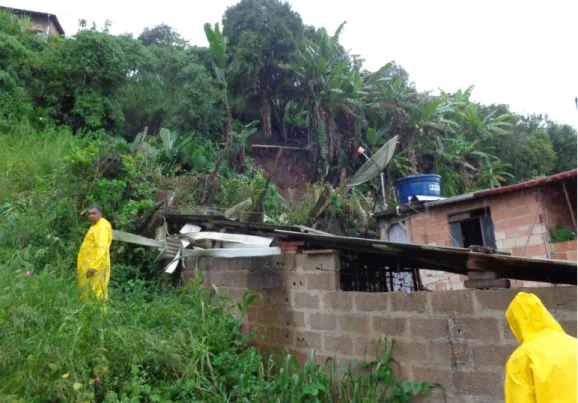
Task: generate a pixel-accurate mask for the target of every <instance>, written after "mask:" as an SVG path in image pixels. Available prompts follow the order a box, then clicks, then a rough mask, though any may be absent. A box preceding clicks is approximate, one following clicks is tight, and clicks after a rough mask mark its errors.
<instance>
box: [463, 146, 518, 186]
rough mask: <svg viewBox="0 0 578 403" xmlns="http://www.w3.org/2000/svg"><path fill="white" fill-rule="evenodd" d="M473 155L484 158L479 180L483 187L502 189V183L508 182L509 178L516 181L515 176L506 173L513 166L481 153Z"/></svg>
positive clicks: (476, 152) (475, 152)
mask: <svg viewBox="0 0 578 403" xmlns="http://www.w3.org/2000/svg"><path fill="white" fill-rule="evenodd" d="M472 154H474V155H477V156H479V157H481V158H482V161H483V164H482V167H483V168H482V172H481V175H480V177H479V179H478V181H479V183H480V184H481V185H483V186H487V185H490V189H495V188H499V187H502V183H505V182H507V181H508V178H510V179H514V175H512V174H511V173H509V172H507V171H505V169H507V168H510V167H511V166H512V165H511V164H506V163H503V162H502V161H501V160H500V159H499V158H498V157H496V156H494V155H490V154H487V153H484V152H481V151H474V152H473V153H472Z"/></svg>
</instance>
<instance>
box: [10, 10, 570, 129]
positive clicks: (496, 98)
mask: <svg viewBox="0 0 578 403" xmlns="http://www.w3.org/2000/svg"><path fill="white" fill-rule="evenodd" d="M235 3H237V1H236V0H189V1H177V0H163V1H159V0H155V1H134V0H131V1H127V0H116V1H113V0H99V1H90V2H88V1H72V0H51V1H47V0H0V5H3V6H8V7H17V8H24V9H30V10H36V11H44V12H50V13H53V14H56V15H57V16H58V18H59V20H60V22H61V24H62V25H63V27H64V30H65V31H66V33H67V35H72V34H74V33H75V32H76V30H77V27H78V20H79V19H81V18H84V19H86V20H88V21H89V22H90V21H95V22H96V23H97V24H98V25H99V26H102V24H103V23H104V21H105V20H106V19H109V20H111V21H112V28H111V32H112V33H124V32H133V33H134V34H136V35H138V34H139V33H140V32H141V31H142V30H143V28H145V27H153V26H155V25H158V24H160V23H166V24H168V25H170V26H172V27H173V28H175V29H176V30H177V31H178V32H179V33H180V34H181V35H183V36H184V37H185V38H186V39H189V40H190V41H191V43H192V44H195V45H202V46H205V45H206V39H205V36H204V33H203V24H204V23H205V22H210V23H215V22H220V21H221V17H222V15H223V13H224V11H225V9H226V8H227V7H229V6H231V5H233V4H235ZM289 3H291V4H292V6H293V10H295V11H297V12H298V13H299V14H300V15H301V17H302V18H303V21H304V22H305V23H306V24H309V25H314V26H316V27H322V26H324V27H325V28H327V30H328V31H329V32H330V33H333V32H334V30H335V29H336V28H337V26H338V25H339V24H340V23H341V22H343V21H345V20H346V21H347V25H346V28H345V31H344V33H343V35H342V39H341V41H342V43H343V45H344V46H345V47H346V48H347V49H350V50H351V52H352V53H353V54H359V55H361V56H362V57H363V58H365V60H366V64H365V67H366V68H368V69H370V70H375V69H377V68H379V67H381V66H382V65H384V64H386V63H387V62H389V61H391V60H395V61H396V62H398V63H399V64H401V65H402V66H403V67H404V68H405V69H406V70H407V71H408V73H409V74H410V76H411V80H412V81H414V82H415V83H416V85H417V88H418V89H419V90H433V91H435V92H437V91H438V88H441V89H443V90H445V91H446V92H454V91H455V90H457V89H459V88H461V89H465V88H467V87H468V86H469V85H472V84H474V85H475V89H474V93H473V98H474V100H476V101H480V102H483V103H505V104H508V105H510V107H511V109H512V110H513V111H515V112H519V113H533V112H535V113H548V114H549V115H550V118H552V119H553V120H556V121H559V122H563V123H569V124H572V125H573V126H575V127H577V128H578V111H577V110H576V105H575V103H574V98H575V97H577V96H578V51H577V49H578V46H577V44H576V41H577V39H578V31H577V30H576V17H577V16H578V1H576V0H542V1H534V0H526V1H523V0H501V1H498V0H486V1H480V0H478V1H471V0H470V1H465V0H413V1H412V0H402V1H399V0H396V1H391V0H348V1H344V0H289Z"/></svg>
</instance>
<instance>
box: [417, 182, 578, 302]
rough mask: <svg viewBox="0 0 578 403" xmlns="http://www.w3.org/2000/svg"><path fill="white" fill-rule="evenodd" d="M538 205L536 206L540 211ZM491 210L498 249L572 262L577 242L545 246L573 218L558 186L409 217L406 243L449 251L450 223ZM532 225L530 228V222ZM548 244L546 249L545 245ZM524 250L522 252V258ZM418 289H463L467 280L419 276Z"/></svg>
mask: <svg viewBox="0 0 578 403" xmlns="http://www.w3.org/2000/svg"><path fill="white" fill-rule="evenodd" d="M538 200H540V205H538ZM483 207H489V208H490V212H491V215H492V221H493V223H494V235H495V239H496V246H497V248H498V249H499V250H503V251H505V252H510V253H511V254H512V255H513V256H522V254H524V256H525V257H534V258H543V259H546V258H548V255H549V256H550V257H551V258H553V259H562V260H576V241H572V242H569V243H559V244H558V243H557V244H551V243H549V242H550V241H549V230H550V229H555V228H556V227H557V226H558V225H564V226H566V227H568V228H572V227H573V225H572V218H571V215H570V212H569V208H568V205H567V203H566V199H565V196H564V194H563V190H562V187H561V186H560V185H550V186H544V187H539V188H532V189H526V190H520V191H518V192H513V193H507V194H504V195H500V196H494V197H489V198H487V199H481V200H472V201H465V202H461V203H456V204H449V205H447V206H439V207H435V208H432V209H431V210H429V211H424V212H419V213H415V214H412V215H411V217H410V219H409V220H408V222H409V236H410V241H411V242H412V243H416V244H427V245H438V246H452V241H451V236H450V226H449V223H448V217H449V216H450V215H452V214H458V213H461V212H464V211H469V210H474V209H478V208H483ZM535 217H536V222H535V224H534V226H533V227H532V223H533V222H534V218H535ZM544 239H546V244H545V242H544ZM524 249H525V252H524ZM420 272H421V277H422V283H423V284H424V286H425V287H426V288H427V289H430V290H438V291H441V290H460V289H464V284H463V283H464V281H465V280H466V279H467V277H466V276H461V275H458V274H453V273H444V272H439V271H432V270H421V271H420ZM537 286H550V284H548V283H537V282H535V281H521V280H512V287H537Z"/></svg>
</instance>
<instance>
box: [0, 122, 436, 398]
mask: <svg viewBox="0 0 578 403" xmlns="http://www.w3.org/2000/svg"><path fill="white" fill-rule="evenodd" d="M100 147H101V143H100V142H95V141H89V140H87V139H82V138H79V137H74V136H72V134H71V133H70V132H68V131H67V130H65V129H60V130H56V129H48V130H46V131H45V132H43V133H37V132H35V131H34V130H32V129H31V128H30V127H28V126H26V125H20V126H16V127H15V128H13V129H12V131H11V132H10V133H0V189H2V191H1V192H0V401H8V402H24V401H26V402H93V401H97V402H123V403H124V402H141V401H142V402H149V401H150V402H154V401H158V402H170V401H192V402H193V401H199V402H200V401H202V402H233V401H234V402H254V401H256V402H310V401H311V402H334V401H355V402H382V401H392V402H407V401H410V400H411V398H412V397H413V396H416V395H419V394H424V393H427V392H428V391H429V389H430V387H431V386H430V385H428V384H424V383H411V382H401V381H400V380H398V379H397V378H395V377H394V376H393V371H392V369H391V364H392V363H393V361H392V359H391V348H390V347H391V345H389V347H388V348H386V349H385V350H384V351H383V354H382V355H381V357H378V358H377V359H376V360H374V361H370V362H366V361H364V362H360V363H359V365H358V368H357V369H356V368H355V365H356V364H354V366H353V367H350V368H349V369H340V368H336V366H335V365H334V363H333V362H332V361H329V362H326V363H322V364H317V363H315V358H314V357H312V359H311V360H310V361H309V362H308V363H307V364H306V365H305V366H304V367H301V366H300V365H299V363H298V362H297V360H296V359H295V357H292V356H291V355H288V354H286V355H281V356H272V357H271V358H269V359H268V360H267V361H266V362H263V359H262V357H261V355H260V354H259V353H258V351H257V350H255V349H254V348H251V347H250V343H249V340H248V338H247V337H246V336H244V335H242V334H241V332H240V326H241V319H240V318H239V317H236V316H234V315H233V314H232V312H233V311H232V310H231V306H234V307H235V308H236V311H237V312H241V313H243V312H244V311H245V310H246V309H247V306H248V304H249V303H250V302H251V299H252V297H249V296H246V298H244V300H243V302H242V303H241V304H234V303H233V302H232V301H230V300H227V299H225V298H223V297H220V296H219V294H218V291H217V290H214V289H206V288H201V287H200V286H199V284H200V283H199V282H200V279H199V278H198V277H197V281H196V282H195V283H193V284H191V285H189V286H187V287H184V288H181V289H172V288H166V287H163V286H161V285H160V283H159V282H158V281H157V280H154V273H155V271H154V268H153V270H151V271H149V272H148V274H149V276H143V270H144V268H145V267H148V266H147V265H150V263H149V262H150V261H151V260H152V259H149V256H148V255H147V253H146V251H143V250H142V248H136V249H134V250H131V251H130V253H120V252H119V251H118V250H116V248H113V251H112V252H113V261H114V262H115V264H114V265H113V267H112V280H111V290H110V301H109V303H107V310H106V314H105V313H104V311H103V309H102V308H103V307H102V305H101V304H99V303H97V302H90V301H89V302H81V301H80V300H79V298H78V293H77V287H76V277H75V257H76V253H77V250H78V247H79V245H80V242H81V241H82V236H83V235H84V233H85V232H86V227H87V225H86V224H84V223H83V219H82V217H81V210H82V206H83V205H85V204H86V202H88V201H89V200H91V201H92V200H95V201H100V202H101V203H102V204H105V206H112V207H114V208H112V207H111V208H109V214H110V217H111V220H116V222H117V223H120V224H122V225H127V226H129V225H131V223H134V219H135V217H136V216H138V211H139V208H142V207H143V206H147V205H150V197H151V193H152V191H154V187H153V185H150V181H147V179H148V178H149V177H150V176H151V175H152V174H151V172H158V169H156V168H155V167H154V166H152V167H151V166H147V165H146V164H145V163H142V161H140V160H138V159H137V158H134V157H132V156H125V157H123V160H122V161H123V168H122V172H121V173H120V174H119V176H118V177H117V178H115V179H108V178H104V177H102V176H101V175H100V173H99V171H98V168H96V167H95V163H96V160H97V158H98V157H99V152H100ZM147 175H148V176H147ZM127 189H128V190H129V191H128V192H127ZM127 194H128V195H130V198H127V196H126V195H127ZM139 206H140V207H139ZM151 273H152V274H153V276H150V274H151ZM143 278H148V279H149V281H145V280H143ZM151 278H153V280H152V281H150V279H151ZM215 291H217V292H215Z"/></svg>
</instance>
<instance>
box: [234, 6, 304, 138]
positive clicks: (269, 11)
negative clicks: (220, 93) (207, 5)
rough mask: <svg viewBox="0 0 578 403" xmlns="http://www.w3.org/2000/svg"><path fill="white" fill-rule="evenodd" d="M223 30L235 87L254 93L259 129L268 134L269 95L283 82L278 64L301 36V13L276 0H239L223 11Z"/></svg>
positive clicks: (291, 52) (284, 61)
mask: <svg viewBox="0 0 578 403" xmlns="http://www.w3.org/2000/svg"><path fill="white" fill-rule="evenodd" d="M223 34H224V35H225V37H227V39H228V41H229V46H230V48H231V51H232V53H233V55H234V57H235V59H236V60H237V61H238V63H239V74H238V76H237V80H239V81H240V83H241V84H240V85H239V84H238V86H237V88H239V89H240V90H242V91H251V92H256V94H257V95H258V97H259V100H260V105H261V129H262V132H263V136H264V137H265V138H270V137H271V135H272V133H271V131H272V130H271V107H272V105H271V99H272V95H273V93H274V92H275V91H276V89H277V88H278V87H279V86H283V85H285V84H286V81H284V80H283V77H284V76H285V75H287V74H288V73H287V72H286V71H284V70H283V69H282V68H281V65H282V64H285V63H288V62H290V60H291V57H292V54H293V52H294V51H295V49H296V48H297V45H298V44H299V43H300V41H301V39H302V36H303V23H302V21H301V17H300V16H299V14H297V13H295V12H294V11H293V10H292V9H291V6H290V5H289V4H288V3H283V2H281V1H279V0H241V2H239V3H238V4H236V5H235V6H233V7H230V8H228V9H227V11H226V12H225V15H224V17H223ZM276 87H277V88H276ZM283 104H284V103H283ZM283 104H281V105H280V106H282V105H283Z"/></svg>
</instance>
